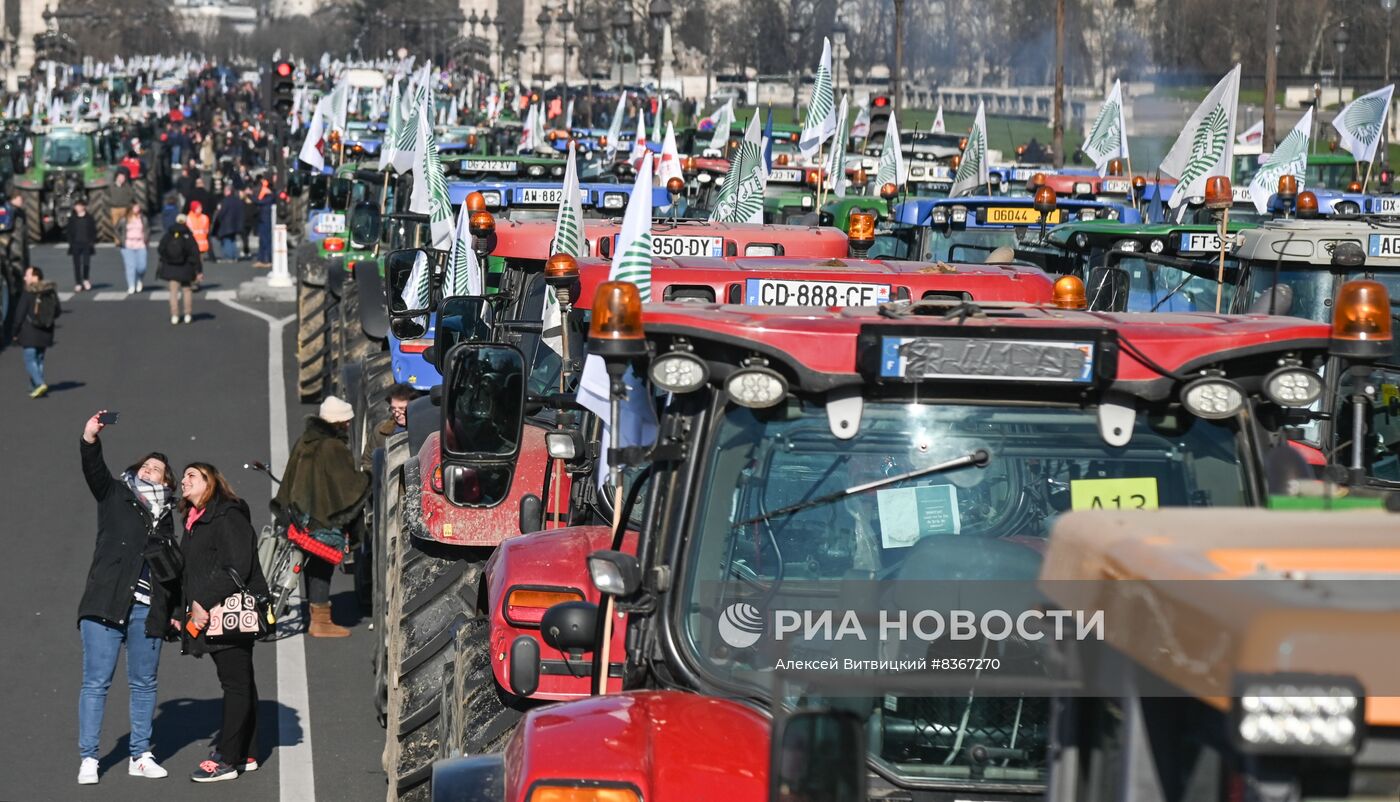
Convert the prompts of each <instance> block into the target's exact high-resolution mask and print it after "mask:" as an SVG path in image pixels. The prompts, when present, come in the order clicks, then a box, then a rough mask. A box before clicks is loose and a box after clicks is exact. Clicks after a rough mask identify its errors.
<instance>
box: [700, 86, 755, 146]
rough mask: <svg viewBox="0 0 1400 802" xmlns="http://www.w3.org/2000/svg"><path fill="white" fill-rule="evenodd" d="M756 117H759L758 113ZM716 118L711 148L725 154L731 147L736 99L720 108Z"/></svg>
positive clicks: (731, 99)
mask: <svg viewBox="0 0 1400 802" xmlns="http://www.w3.org/2000/svg"><path fill="white" fill-rule="evenodd" d="M754 116H755V117H757V116H758V113H757V112H756V111H755V112H754ZM714 118H715V128H714V131H713V132H712V135H711V136H710V147H711V148H712V149H714V150H717V151H719V152H720V153H724V150H725V148H727V147H728V146H729V129H730V128H733V127H734V99H733V98H730V99H729V100H727V101H725V103H724V105H723V106H720V107H719V111H717V112H715V114H714Z"/></svg>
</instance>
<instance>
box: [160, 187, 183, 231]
mask: <svg viewBox="0 0 1400 802" xmlns="http://www.w3.org/2000/svg"><path fill="white" fill-rule="evenodd" d="M179 216H180V195H179V193H176V192H167V193H166V194H165V203H163V204H162V205H161V207H160V230H161V231H169V230H170V229H172V228H174V227H175V218H177V217H179Z"/></svg>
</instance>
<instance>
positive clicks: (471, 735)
mask: <svg viewBox="0 0 1400 802" xmlns="http://www.w3.org/2000/svg"><path fill="white" fill-rule="evenodd" d="M490 634H491V627H490V622H489V621H488V619H487V618H486V617H485V615H481V614H478V615H476V616H473V617H466V616H462V617H459V618H458V619H457V621H456V622H454V624H453V641H452V646H453V649H452V659H451V660H450V661H448V663H447V665H446V666H444V668H443V683H442V694H441V696H440V699H441V702H440V704H441V710H440V712H439V713H438V717H439V721H440V722H441V723H440V725H439V729H440V730H441V732H442V738H441V745H440V749H439V751H438V758H439V759H443V758H451V757H461V756H463V755H484V754H488V753H492V752H499V751H501V750H502V749H503V748H504V747H505V743H506V741H507V740H508V739H509V738H510V736H511V734H512V733H514V732H515V727H516V725H517V724H519V723H520V719H521V717H522V716H524V711H525V709H526V707H527V705H528V702H527V700H524V699H521V698H520V697H517V696H515V695H513V694H510V693H508V692H506V691H505V690H503V689H502V688H501V687H500V685H498V684H497V683H496V677H495V675H494V674H493V672H492V670H491V643H490Z"/></svg>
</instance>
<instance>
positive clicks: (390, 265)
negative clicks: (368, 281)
mask: <svg viewBox="0 0 1400 802" xmlns="http://www.w3.org/2000/svg"><path fill="white" fill-rule="evenodd" d="M432 264H433V261H432V256H431V255H430V254H429V253H428V252H427V251H425V250H422V249H420V248H408V249H404V250H399V251H391V252H390V253H389V255H388V257H387V258H386V259H385V260H384V274H385V277H386V278H387V279H388V282H389V329H390V331H392V332H393V333H394V336H395V337H397V338H399V339H400V340H412V339H415V338H418V337H422V336H423V335H424V334H425V333H427V316H428V314H429V313H430V312H432V311H433V295H434V287H433V269H432Z"/></svg>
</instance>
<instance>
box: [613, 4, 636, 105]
mask: <svg viewBox="0 0 1400 802" xmlns="http://www.w3.org/2000/svg"><path fill="white" fill-rule="evenodd" d="M612 26H613V33H614V35H615V36H616V37H617V52H616V53H615V54H614V61H616V63H617V85H618V86H622V49H623V47H624V46H625V45H626V44H627V35H628V32H629V31H631V29H632V12H631V11H629V10H628V8H627V4H625V3H624V4H622V5H620V6H618V7H617V13H615V14H613V20H612Z"/></svg>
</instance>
